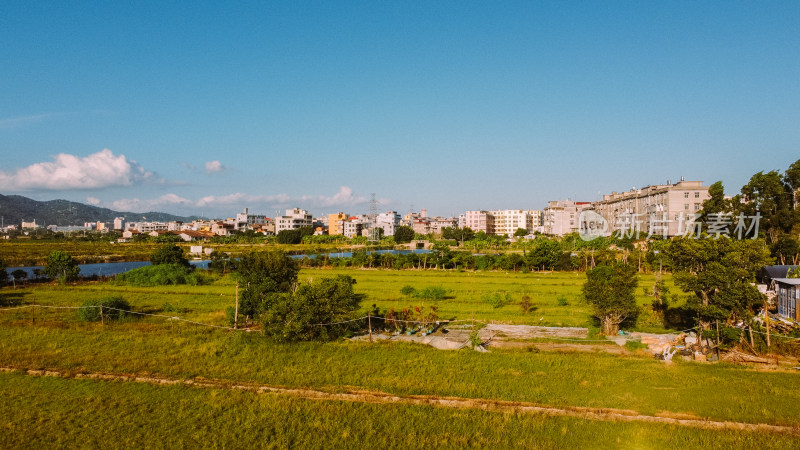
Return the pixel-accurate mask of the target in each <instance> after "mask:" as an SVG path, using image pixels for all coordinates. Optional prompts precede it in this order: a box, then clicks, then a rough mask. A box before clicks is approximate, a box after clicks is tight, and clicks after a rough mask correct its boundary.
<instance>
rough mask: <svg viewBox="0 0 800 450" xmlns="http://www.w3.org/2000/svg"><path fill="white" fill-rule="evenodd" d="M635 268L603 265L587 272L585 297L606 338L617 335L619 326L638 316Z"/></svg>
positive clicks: (620, 265)
mask: <svg viewBox="0 0 800 450" xmlns="http://www.w3.org/2000/svg"><path fill="white" fill-rule="evenodd" d="M637 284H638V280H637V278H636V267H635V266H632V265H628V264H624V263H612V264H602V265H599V266H597V267H595V268H594V269H590V270H587V271H586V283H585V284H584V285H583V296H584V298H585V299H586V301H587V302H588V303H589V304H590V305H592V309H593V314H594V316H595V317H597V319H598V320H600V323H601V325H602V329H603V334H605V335H606V336H611V335H615V334H617V331H618V330H619V326H620V324H622V323H623V322H625V321H632V320H635V319H636V317H637V316H638V314H639V307H638V306H637V305H636V297H635V295H634V292H635V290H636V286H637Z"/></svg>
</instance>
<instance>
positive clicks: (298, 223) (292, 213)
mask: <svg viewBox="0 0 800 450" xmlns="http://www.w3.org/2000/svg"><path fill="white" fill-rule="evenodd" d="M312 223H313V221H312V219H311V214H309V213H308V211H306V210H305V209H300V208H294V209H287V210H286V215H285V216H280V217H277V218H276V219H275V233H280V232H281V231H283V230H296V229H298V228H302V227H310V226H311V225H312Z"/></svg>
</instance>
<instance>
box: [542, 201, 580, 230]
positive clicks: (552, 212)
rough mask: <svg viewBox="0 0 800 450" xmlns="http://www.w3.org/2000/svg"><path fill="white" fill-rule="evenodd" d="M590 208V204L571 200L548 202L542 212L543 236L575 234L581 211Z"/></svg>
mask: <svg viewBox="0 0 800 450" xmlns="http://www.w3.org/2000/svg"><path fill="white" fill-rule="evenodd" d="M591 206H592V204H591V202H575V201H572V200H556V201H551V202H548V203H547V207H546V208H545V209H544V211H542V227H543V228H542V229H543V231H544V234H549V235H553V236H564V235H565V234H569V233H575V232H577V231H578V220H579V219H580V214H581V211H583V210H584V209H587V208H590V207H591Z"/></svg>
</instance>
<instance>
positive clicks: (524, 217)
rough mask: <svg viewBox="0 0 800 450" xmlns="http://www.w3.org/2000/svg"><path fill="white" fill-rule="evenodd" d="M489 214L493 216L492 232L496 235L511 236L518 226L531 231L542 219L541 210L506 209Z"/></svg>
mask: <svg viewBox="0 0 800 450" xmlns="http://www.w3.org/2000/svg"><path fill="white" fill-rule="evenodd" d="M491 214H492V216H494V234H496V235H498V236H503V235H506V236H513V235H514V233H515V232H516V231H517V230H518V229H520V228H522V229H524V230H527V231H528V232H530V233H533V231H534V229H535V228H536V227H538V226H539V225H540V223H541V220H542V212H541V211H537V210H525V209H506V210H495V211H492V212H491Z"/></svg>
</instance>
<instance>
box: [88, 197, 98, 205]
mask: <svg viewBox="0 0 800 450" xmlns="http://www.w3.org/2000/svg"><path fill="white" fill-rule="evenodd" d="M86 203H88V204H90V205H93V206H97V205H99V204H100V199H99V198H97V197H86Z"/></svg>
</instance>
